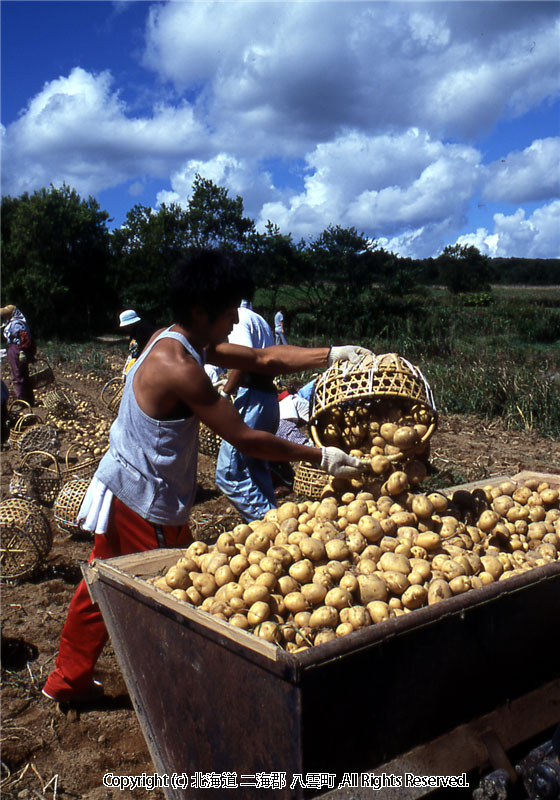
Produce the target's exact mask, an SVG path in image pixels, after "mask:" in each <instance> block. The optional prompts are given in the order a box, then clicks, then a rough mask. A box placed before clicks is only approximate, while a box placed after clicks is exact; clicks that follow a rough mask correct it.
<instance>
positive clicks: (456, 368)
mask: <svg viewBox="0 0 560 800" xmlns="http://www.w3.org/2000/svg"><path fill="white" fill-rule="evenodd" d="M108 217H109V215H108V214H107V212H105V211H103V210H102V209H101V208H100V207H99V205H98V203H97V201H96V200H95V199H93V198H91V197H90V198H88V199H87V200H84V199H82V198H81V197H80V196H79V195H78V194H77V193H76V192H75V191H74V190H72V189H71V188H69V187H62V188H61V189H55V188H54V187H51V188H50V189H49V190H47V189H42V190H40V191H38V192H34V193H33V194H32V195H28V194H24V195H22V196H21V197H18V198H12V197H5V198H4V199H3V200H2V254H3V274H4V277H3V303H8V302H13V303H16V304H17V305H18V306H20V307H21V308H22V310H23V311H24V313H25V314H26V316H27V317H28V319H29V320H30V323H31V326H32V330H33V332H34V333H35V335H36V336H37V338H38V340H39V346H40V348H41V349H45V350H46V352H47V353H48V354H49V355H50V356H51V357H52V358H54V359H55V360H59V361H61V362H68V363H69V364H75V365H76V368H77V369H80V368H82V369H83V370H85V371H86V372H89V371H92V372H94V373H103V372H104V371H105V370H106V364H105V356H104V355H103V348H102V347H101V346H100V345H98V344H94V345H93V346H92V344H91V343H92V342H95V337H96V336H97V335H99V334H101V333H109V332H112V333H115V332H117V331H118V328H117V322H116V321H117V317H118V313H119V311H121V310H122V309H123V308H126V307H129V308H136V309H137V310H138V311H139V312H140V313H141V314H142V316H144V317H147V318H149V319H151V320H152V321H153V322H155V323H161V324H163V323H166V322H168V320H169V310H168V306H167V285H168V278H169V274H170V270H171V269H172V267H173V265H174V263H175V262H176V261H177V259H178V258H180V257H181V256H182V255H184V254H185V253H186V252H188V250H189V249H190V248H192V247H199V246H208V245H214V246H220V247H225V248H229V249H232V250H235V251H236V252H237V253H238V255H239V257H240V258H241V259H243V260H245V261H246V263H247V264H248V265H249V266H250V268H251V270H252V272H253V275H254V278H255V283H256V285H257V286H258V287H259V289H258V291H257V294H256V297H255V301H254V306H255V308H256V309H257V310H258V311H260V312H261V313H262V314H263V315H264V316H265V317H266V318H267V319H268V320H269V321H272V317H273V315H274V312H275V310H276V309H277V307H278V306H279V305H280V304H281V305H283V306H285V307H286V308H287V311H288V313H287V320H288V328H289V335H290V341H292V342H293V343H297V344H302V345H323V344H330V343H332V342H338V343H344V342H349V341H352V342H359V343H361V344H363V345H364V346H367V347H370V348H372V349H373V350H374V351H375V352H378V353H381V352H388V351H393V352H398V353H401V354H402V355H404V356H405V357H406V358H408V359H409V360H411V361H412V362H413V363H416V364H418V365H419V366H420V367H421V368H422V370H423V371H424V373H425V375H426V377H427V378H428V380H429V381H430V383H431V385H432V388H433V390H434V393H435V397H436V400H437V403H438V406H439V409H440V410H441V411H442V412H449V413H468V414H477V415H480V416H483V417H489V418H490V417H497V416H499V417H501V418H502V419H503V420H504V421H505V423H506V424H507V425H508V426H510V427H511V428H514V429H525V430H535V431H538V432H540V433H542V434H544V435H546V436H550V437H557V438H558V437H559V436H560V260H559V259H549V260H542V259H541V260H539V259H514V258H511V259H490V258H488V257H487V256H484V255H483V254H481V253H480V252H479V251H478V250H477V249H476V248H475V247H472V246H460V245H448V246H447V247H445V248H444V250H443V251H442V253H441V254H440V255H439V256H438V257H437V258H427V259H422V260H413V259H407V258H399V257H397V256H395V255H394V254H393V253H389V252H387V251H385V250H384V249H383V248H382V247H380V246H379V245H378V244H377V243H376V242H375V241H372V240H371V239H368V238H367V237H366V236H365V235H364V234H361V233H360V232H358V231H357V230H356V229H354V228H342V227H340V226H337V225H331V226H329V227H328V228H326V229H325V230H324V231H323V232H322V233H321V234H320V235H318V236H316V237H315V238H311V239H310V240H309V241H303V240H302V241H300V242H295V241H293V239H292V237H291V235H290V234H285V233H283V232H281V231H280V230H279V228H278V226H276V225H275V224H273V223H272V222H269V224H268V225H267V227H266V230H265V232H264V233H263V232H257V230H256V228H255V225H254V222H253V221H252V220H251V219H250V218H248V217H246V216H245V215H244V210H243V200H242V198H241V197H236V198H232V197H230V196H229V195H228V191H227V190H226V189H224V188H223V187H219V186H216V185H215V184H213V183H212V181H210V180H207V179H204V178H201V177H200V176H197V177H196V179H195V182H194V184H193V189H192V195H191V198H190V200H189V203H188V207H187V208H179V207H178V206H174V205H171V206H169V207H168V206H165V205H164V206H161V207H160V208H159V209H158V210H154V209H150V208H146V207H143V206H140V205H137V206H135V207H134V208H132V209H131V210H130V211H129V213H128V215H127V218H126V220H125V222H124V224H123V225H122V226H120V227H119V228H115V229H114V230H113V231H110V230H109V229H108V223H109V221H110V220H109V218H108ZM301 377H302V378H305V377H307V376H301Z"/></svg>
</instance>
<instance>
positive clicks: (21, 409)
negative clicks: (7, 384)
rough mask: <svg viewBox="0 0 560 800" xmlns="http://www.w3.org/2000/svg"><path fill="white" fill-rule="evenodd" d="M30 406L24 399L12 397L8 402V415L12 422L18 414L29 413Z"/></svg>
mask: <svg viewBox="0 0 560 800" xmlns="http://www.w3.org/2000/svg"><path fill="white" fill-rule="evenodd" d="M31 413H32V412H31V406H30V405H29V403H28V402H27V401H26V400H20V399H19V398H17V397H14V398H13V399H12V400H10V401H9V403H8V416H9V418H10V421H11V422H12V424H13V423H14V422H15V421H16V419H17V418H18V417H19V416H20V414H31Z"/></svg>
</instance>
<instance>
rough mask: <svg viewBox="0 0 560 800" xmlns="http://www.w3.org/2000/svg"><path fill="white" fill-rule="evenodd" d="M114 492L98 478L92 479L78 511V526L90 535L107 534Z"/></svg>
mask: <svg viewBox="0 0 560 800" xmlns="http://www.w3.org/2000/svg"><path fill="white" fill-rule="evenodd" d="M113 496H114V495H113V492H112V491H111V490H110V489H108V488H107V487H106V486H105V484H104V483H101V481H100V480H99V479H98V478H92V479H91V483H90V485H89V486H88V490H87V492H86V496H85V497H84V499H83V500H82V505H81V506H80V510H79V511H78V524H79V525H80V527H81V528H82V530H84V531H89V532H90V533H106V532H107V526H108V524H109V512H110V510H111V503H112V502H113Z"/></svg>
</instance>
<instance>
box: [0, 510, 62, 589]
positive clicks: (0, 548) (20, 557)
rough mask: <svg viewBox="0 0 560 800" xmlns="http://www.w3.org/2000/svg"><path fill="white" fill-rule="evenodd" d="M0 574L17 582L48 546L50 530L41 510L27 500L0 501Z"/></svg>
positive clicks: (33, 565)
mask: <svg viewBox="0 0 560 800" xmlns="http://www.w3.org/2000/svg"><path fill="white" fill-rule="evenodd" d="M0 531H1V545H0V577H1V579H2V581H8V582H17V581H20V580H24V579H25V578H27V577H30V576H31V575H32V574H33V573H34V572H35V570H36V568H37V567H38V566H39V564H40V563H41V562H42V561H43V560H44V559H45V558H46V556H47V555H48V553H49V551H50V549H51V547H52V532H51V529H50V527H49V524H48V522H47V520H46V518H45V517H44V515H43V513H42V512H41V509H40V508H39V507H38V506H37V505H36V504H35V503H32V502H30V501H29V500H22V499H19V498H10V499H7V500H4V501H3V502H2V503H0Z"/></svg>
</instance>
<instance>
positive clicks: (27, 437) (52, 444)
mask: <svg viewBox="0 0 560 800" xmlns="http://www.w3.org/2000/svg"><path fill="white" fill-rule="evenodd" d="M18 449H19V452H20V453H21V454H22V455H25V453H30V452H31V451H32V450H42V451H43V452H46V453H51V454H52V455H56V454H57V453H58V451H59V443H58V431H57V429H56V428H54V427H52V426H51V425H32V426H31V428H28V429H27V430H26V431H25V433H24V434H23V435H22V437H21V438H20V439H19V441H18Z"/></svg>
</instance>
